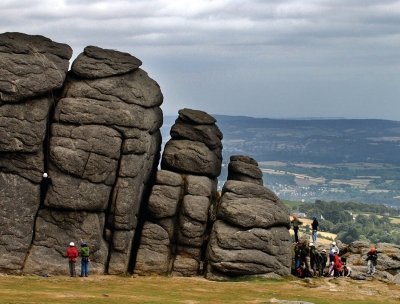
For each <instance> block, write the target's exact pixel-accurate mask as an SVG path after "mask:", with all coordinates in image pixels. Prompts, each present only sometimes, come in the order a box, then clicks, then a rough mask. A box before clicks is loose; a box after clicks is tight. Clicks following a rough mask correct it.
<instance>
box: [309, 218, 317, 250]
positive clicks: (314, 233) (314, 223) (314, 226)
mask: <svg viewBox="0 0 400 304" xmlns="http://www.w3.org/2000/svg"><path fill="white" fill-rule="evenodd" d="M311 228H312V240H313V243H314V244H315V243H316V242H317V231H318V221H317V217H316V216H315V215H314V216H313V221H312V223H311Z"/></svg>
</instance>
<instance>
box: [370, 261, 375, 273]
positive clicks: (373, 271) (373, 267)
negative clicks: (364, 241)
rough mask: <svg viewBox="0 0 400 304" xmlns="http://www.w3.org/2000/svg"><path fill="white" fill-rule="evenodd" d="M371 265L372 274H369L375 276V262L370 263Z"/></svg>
mask: <svg viewBox="0 0 400 304" xmlns="http://www.w3.org/2000/svg"><path fill="white" fill-rule="evenodd" d="M371 262H372V263H371V264H372V273H371V274H375V265H376V262H375V261H371Z"/></svg>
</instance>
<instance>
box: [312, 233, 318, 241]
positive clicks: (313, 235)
mask: <svg viewBox="0 0 400 304" xmlns="http://www.w3.org/2000/svg"><path fill="white" fill-rule="evenodd" d="M312 239H313V243H314V244H315V243H316V242H317V230H313V231H312Z"/></svg>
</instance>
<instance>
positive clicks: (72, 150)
mask: <svg viewBox="0 0 400 304" xmlns="http://www.w3.org/2000/svg"><path fill="white" fill-rule="evenodd" d="M140 65H141V62H140V60H138V59H137V58H135V57H133V56H131V55H129V54H126V53H122V52H118V51H113V50H105V49H101V48H99V47H93V46H90V47H87V48H85V50H84V52H83V53H82V54H80V55H79V56H78V57H77V59H76V60H75V61H74V63H73V64H72V70H71V71H70V72H69V73H68V75H67V78H66V80H65V83H64V87H63V91H62V93H61V98H60V100H59V101H58V102H57V106H56V108H55V111H54V117H53V123H52V124H51V130H50V131H51V133H50V139H49V164H48V170H47V171H48V174H49V176H50V178H51V183H50V185H49V187H48V191H47V193H46V196H45V199H44V202H43V204H44V205H43V207H44V208H43V210H41V212H40V214H39V216H38V218H37V220H36V232H35V238H34V240H33V245H32V248H31V250H30V255H29V256H28V258H27V260H26V265H25V268H24V272H25V273H36V272H38V271H39V270H40V271H44V270H45V269H49V266H48V265H47V261H44V260H43V259H40V258H39V257H40V255H41V254H43V253H44V252H45V253H46V256H47V258H48V259H50V260H57V261H60V262H61V260H62V257H63V256H60V253H61V252H63V251H64V249H63V250H61V248H62V247H66V246H67V245H68V244H69V242H70V241H71V240H75V241H76V240H78V239H80V238H82V239H84V240H85V241H86V242H87V243H88V244H89V246H90V247H91V249H92V252H93V254H92V263H91V265H92V267H91V268H92V270H91V272H92V273H104V272H105V271H107V273H109V274H121V273H125V272H126V271H128V268H129V264H130V260H131V255H132V252H131V250H132V246H133V242H134V238H135V234H136V228H137V225H138V216H139V213H140V210H141V206H142V203H143V202H146V201H147V199H148V197H147V195H148V194H147V193H148V191H149V187H150V185H151V184H152V177H153V175H154V172H155V170H156V167H157V164H158V161H159V153H160V150H161V133H160V130H159V129H160V127H161V125H162V111H161V108H160V105H161V103H162V101H163V96H162V93H161V90H160V88H159V86H158V84H157V83H156V82H155V81H154V80H152V79H151V78H150V77H149V76H148V75H147V73H146V72H144V71H143V70H141V69H139V68H138V67H139V66H140ZM48 214H51V218H54V214H57V219H55V220H54V222H53V223H52V225H53V226H54V228H52V232H53V233H52V235H51V237H50V238H43V233H44V231H45V230H43V229H41V227H43V226H41V225H39V222H43V221H48V220H47V219H48V217H49V215H48ZM74 214H76V215H77V216H78V217H79V219H83V222H82V223H80V222H79V221H78V222H77V223H74V220H73V219H72V218H73V215H74ZM44 215H46V216H44ZM63 217H66V218H68V219H69V220H68V221H69V222H70V223H71V225H72V226H74V227H72V228H71V231H70V232H69V233H68V234H67V236H68V237H66V236H65V235H62V233H61V232H62V230H63V229H68V227H65V228H63V229H59V228H60V227H62V226H63V224H62V223H63V221H58V218H63ZM75 220H77V219H75ZM86 221H89V223H90V225H87V223H86ZM64 222H65V221H64ZM82 225H83V227H81V226H82ZM85 225H86V226H85ZM53 242H56V243H57V245H58V246H59V247H57V248H56V249H54V247H55V245H54V244H53ZM96 246H100V247H99V248H96ZM63 254H64V253H63ZM59 268H60V267H54V268H51V270H47V271H46V272H47V273H48V272H50V271H51V273H55V274H57V273H62V272H63V270H57V269H59Z"/></svg>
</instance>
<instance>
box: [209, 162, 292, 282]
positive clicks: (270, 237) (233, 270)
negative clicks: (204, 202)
mask: <svg viewBox="0 0 400 304" xmlns="http://www.w3.org/2000/svg"><path fill="white" fill-rule="evenodd" d="M230 161H231V163H230V164H229V166H228V170H229V171H233V172H228V175H229V176H231V177H232V176H234V178H235V179H234V180H228V181H227V182H226V183H225V185H224V187H223V189H222V196H221V198H220V200H219V203H218V207H217V220H216V221H215V223H214V225H213V227H212V231H211V234H210V240H209V242H208V246H207V255H206V262H207V270H206V277H207V278H208V279H217V280H218V279H225V278H229V277H252V276H260V277H262V276H266V277H267V276H271V275H272V276H273V275H288V274H290V266H291V237H290V234H289V230H288V229H289V227H290V222H289V213H288V212H287V210H286V208H285V206H284V205H283V203H282V202H281V201H280V200H279V198H278V197H277V196H276V195H275V194H274V193H273V192H272V191H271V190H269V189H267V188H265V187H264V186H262V185H260V177H259V176H260V174H259V173H261V170H260V169H259V168H258V163H257V162H256V161H255V160H254V159H252V158H250V157H246V156H240V155H235V156H232V157H231V159H230ZM233 168H234V170H232V169H233ZM258 171H259V173H257V172H258ZM261 180H262V179H261Z"/></svg>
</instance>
